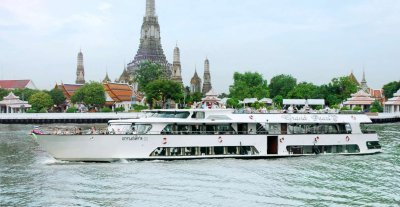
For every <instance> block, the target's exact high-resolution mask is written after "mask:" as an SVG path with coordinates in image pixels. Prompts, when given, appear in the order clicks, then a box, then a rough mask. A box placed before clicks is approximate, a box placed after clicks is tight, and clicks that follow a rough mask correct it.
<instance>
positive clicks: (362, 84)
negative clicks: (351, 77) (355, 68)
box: [360, 71, 369, 93]
mask: <svg viewBox="0 0 400 207" xmlns="http://www.w3.org/2000/svg"><path fill="white" fill-rule="evenodd" d="M360 88H361V90H363V91H364V92H366V93H369V87H368V85H367V80H366V79H365V71H363V78H362V80H361V82H360Z"/></svg>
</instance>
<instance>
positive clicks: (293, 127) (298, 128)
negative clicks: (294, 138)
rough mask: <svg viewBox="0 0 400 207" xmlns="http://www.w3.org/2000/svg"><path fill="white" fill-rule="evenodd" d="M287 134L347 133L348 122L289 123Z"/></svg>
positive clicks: (349, 128)
mask: <svg viewBox="0 0 400 207" xmlns="http://www.w3.org/2000/svg"><path fill="white" fill-rule="evenodd" d="M288 133H289V134H349V133H351V127H350V125H349V124H318V123H315V124H289V125H288Z"/></svg>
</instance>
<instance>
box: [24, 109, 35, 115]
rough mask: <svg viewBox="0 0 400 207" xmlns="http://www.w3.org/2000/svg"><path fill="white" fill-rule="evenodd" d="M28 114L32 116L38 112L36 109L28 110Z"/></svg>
mask: <svg viewBox="0 0 400 207" xmlns="http://www.w3.org/2000/svg"><path fill="white" fill-rule="evenodd" d="M26 113H30V114H32V113H36V110H35V109H28V110H26Z"/></svg>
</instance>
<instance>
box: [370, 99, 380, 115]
mask: <svg viewBox="0 0 400 207" xmlns="http://www.w3.org/2000/svg"><path fill="white" fill-rule="evenodd" d="M370 111H371V112H383V107H382V105H381V102H379V101H378V100H375V101H374V103H372V105H371V108H370Z"/></svg>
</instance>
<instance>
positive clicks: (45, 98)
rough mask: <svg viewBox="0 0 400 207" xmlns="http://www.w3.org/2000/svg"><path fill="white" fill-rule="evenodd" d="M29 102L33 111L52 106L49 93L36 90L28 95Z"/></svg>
mask: <svg viewBox="0 0 400 207" xmlns="http://www.w3.org/2000/svg"><path fill="white" fill-rule="evenodd" d="M29 104H31V105H32V108H33V109H34V110H35V111H43V110H47V109H49V108H50V107H52V106H53V100H52V99H51V96H50V95H49V94H47V93H45V92H37V93H35V94H33V95H32V96H30V97H29Z"/></svg>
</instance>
